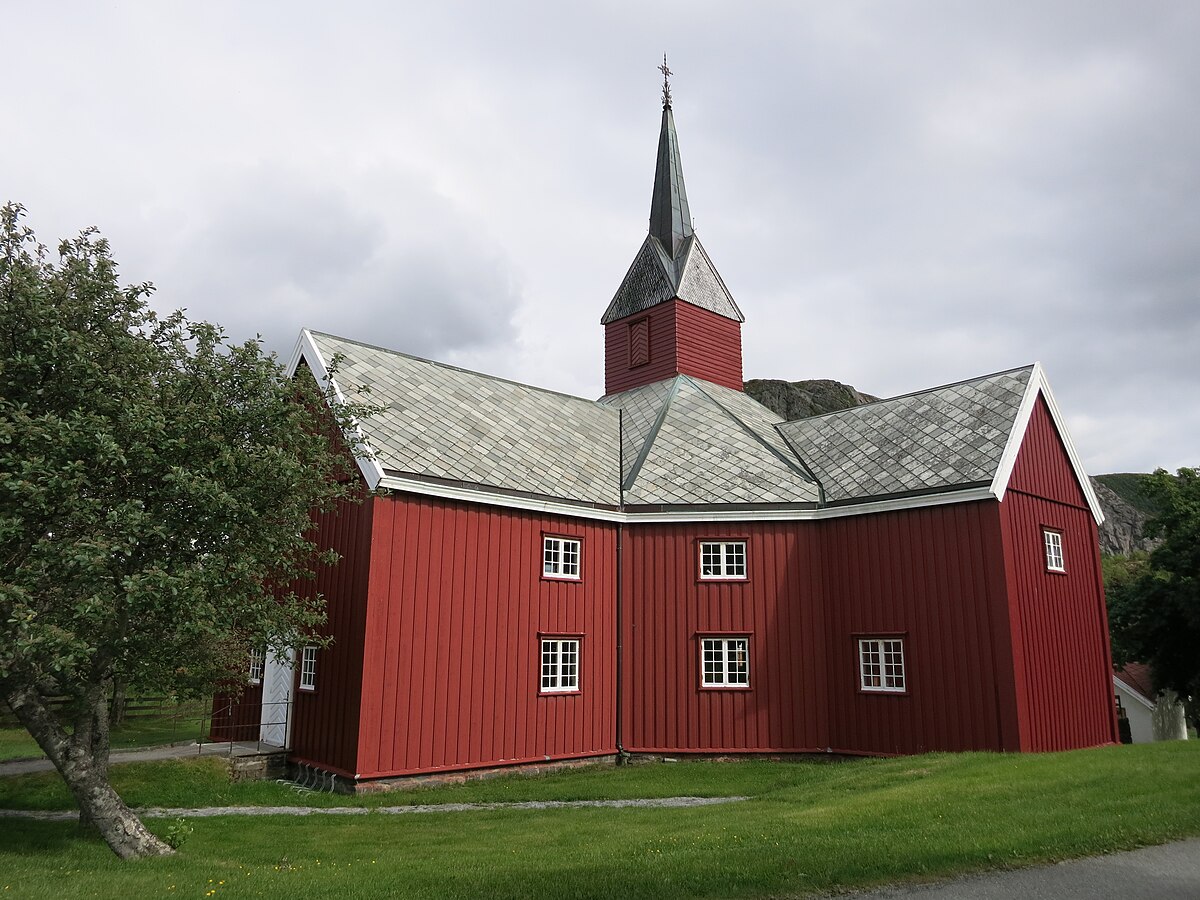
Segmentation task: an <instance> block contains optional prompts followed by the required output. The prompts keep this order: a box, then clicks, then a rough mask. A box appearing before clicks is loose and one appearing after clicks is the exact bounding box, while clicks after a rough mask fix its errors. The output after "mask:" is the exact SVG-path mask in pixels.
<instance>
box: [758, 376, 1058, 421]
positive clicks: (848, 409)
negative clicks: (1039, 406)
mask: <svg viewBox="0 0 1200 900" xmlns="http://www.w3.org/2000/svg"><path fill="white" fill-rule="evenodd" d="M1036 367H1037V363H1029V364H1027V365H1024V366H1014V367H1013V368H1011V369H1001V370H1000V371H999V372H989V373H988V374H987V375H977V376H976V377H974V378H963V379H962V380H960V381H951V382H948V383H947V384H939V385H936V386H934V387H930V388H924V389H922V390H919V391H909V392H908V393H907V394H897V395H896V396H894V397H880V398H879V399H878V400H871V401H870V402H868V403H860V404H858V405H857V406H847V407H846V408H845V409H834V410H830V411H829V412H823V413H817V414H816V415H812V416H801V417H800V418H798V419H788V420H787V421H786V422H780V423H779V424H780V425H790V424H792V423H793V422H811V421H812V420H813V419H823V418H825V417H826V416H840V415H841V414H842V413H848V412H854V411H855V410H857V409H866V408H867V407H868V406H878V405H879V404H881V403H891V402H892V401H894V400H907V399H908V398H909V397H920V396H922V395H923V394H932V393H933V392H934V391H944V390H945V389H946V388H952V387H958V386H959V385H963V384H972V383H974V382H976V381H983V380H984V379H986V378H995V377H996V376H997V375H1011V374H1013V373H1014V372H1024V371H1026V370H1029V371H1032V370H1033V369H1034V368H1036ZM751 380H759V381H764V380H766V381H769V380H772V379H751ZM794 383H795V382H788V384H794ZM856 390H857V389H856Z"/></svg>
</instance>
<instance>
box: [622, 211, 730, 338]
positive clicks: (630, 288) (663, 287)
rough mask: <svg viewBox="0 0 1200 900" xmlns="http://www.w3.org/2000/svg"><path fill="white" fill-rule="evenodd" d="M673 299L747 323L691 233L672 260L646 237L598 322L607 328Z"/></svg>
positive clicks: (651, 236)
mask: <svg viewBox="0 0 1200 900" xmlns="http://www.w3.org/2000/svg"><path fill="white" fill-rule="evenodd" d="M674 297H678V298H679V299H680V300H683V301H684V302H685V303H691V304H692V305H693V306H699V307H700V308H701V309H707V310H708V311H709V312H714V313H716V314H717V315H719V316H724V317H725V318H727V319H733V320H735V321H737V322H745V321H746V317H745V316H744V315H742V311H741V310H740V309H738V305H737V304H736V303H735V302H734V301H733V297H732V295H730V293H729V289H728V288H727V287H725V282H724V281H722V280H721V276H720V275H718V274H717V270H716V267H715V266H714V265H713V264H712V260H711V259H709V257H708V254H707V253H706V252H705V250H704V247H703V246H702V245H701V243H700V239H699V238H698V237H696V236H695V235H694V234H693V235H691V236H689V237H687V238H686V239H684V241H683V245H682V247H681V248H680V251H679V255H678V256H677V257H676V258H674V259H672V257H671V255H670V253H668V252H667V251H666V250H665V249H664V248H663V245H662V243H661V242H660V241H659V240H658V238H656V237H654V236H653V235H649V236H647V237H646V240H645V241H643V242H642V247H641V249H640V250H638V253H637V256H635V257H634V258H633V265H631V266H630V267H629V271H628V272H626V273H625V279H624V280H623V281H622V282H621V286H620V287H619V288H617V293H616V294H615V295H613V298H612V302H611V303H609V305H608V309H607V310H605V312H604V315H603V316H602V317H601V318H600V321H601V323H603V324H605V325H607V324H608V323H609V322H615V321H616V320H617V319H623V318H625V317H626V316H631V315H633V314H634V313H639V312H642V311H643V310H647V309H649V308H650V307H652V306H657V305H658V304H659V303H665V302H666V301H668V300H670V299H672V298H674Z"/></svg>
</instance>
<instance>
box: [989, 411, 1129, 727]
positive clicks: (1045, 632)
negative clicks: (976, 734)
mask: <svg viewBox="0 0 1200 900" xmlns="http://www.w3.org/2000/svg"><path fill="white" fill-rule="evenodd" d="M1002 508H1003V526H1004V551H1005V564H1006V570H1007V577H1008V582H1009V597H1010V605H1011V618H1012V632H1013V646H1014V648H1015V657H1016V658H1015V677H1016V682H1017V697H1018V702H1019V711H1020V719H1021V735H1022V742H1021V749H1023V750H1065V749H1069V748H1072V747H1086V746H1091V745H1094V744H1100V743H1107V742H1110V741H1115V740H1117V730H1116V728H1117V724H1116V712H1115V709H1114V705H1113V687H1112V658H1111V653H1110V650H1109V643H1108V617H1107V612H1106V610H1105V607H1104V585H1103V579H1102V576H1101V572H1100V557H1099V549H1098V541H1097V535H1096V522H1095V519H1093V517H1092V514H1091V512H1090V510H1089V509H1088V507H1087V503H1086V501H1085V499H1084V495H1083V491H1082V490H1081V488H1080V486H1079V483H1078V481H1077V479H1076V477H1075V473H1074V470H1073V469H1072V468H1071V465H1070V460H1069V458H1068V457H1067V454H1066V451H1065V450H1064V449H1063V445H1062V442H1061V440H1060V439H1059V435H1058V432H1057V430H1056V429H1055V426H1054V421H1053V419H1051V417H1050V414H1049V411H1048V410H1047V408H1046V405H1045V402H1044V401H1043V400H1042V399H1041V398H1038V401H1037V405H1036V406H1035V407H1034V411H1033V416H1032V417H1031V418H1030V422H1029V427H1028V429H1027V431H1026V433H1025V439H1024V442H1023V443H1022V445H1021V451H1020V453H1019V454H1018V456H1017V462H1016V465H1015V466H1014V468H1013V476H1012V479H1011V480H1010V481H1009V489H1008V492H1007V494H1006V495H1005V498H1004V503H1003V505H1002ZM1046 529H1051V530H1055V531H1058V532H1059V533H1061V534H1062V555H1063V569H1064V571H1063V572H1051V571H1048V570H1047V566H1046V550H1045V540H1044V531H1045V530H1046Z"/></svg>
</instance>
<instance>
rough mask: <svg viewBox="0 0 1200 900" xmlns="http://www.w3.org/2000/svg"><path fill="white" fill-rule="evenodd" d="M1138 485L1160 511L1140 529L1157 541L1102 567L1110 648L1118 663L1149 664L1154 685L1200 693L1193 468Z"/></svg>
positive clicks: (1199, 494)
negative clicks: (1122, 562) (1145, 551)
mask: <svg viewBox="0 0 1200 900" xmlns="http://www.w3.org/2000/svg"><path fill="white" fill-rule="evenodd" d="M1143 487H1144V489H1145V490H1146V492H1147V494H1148V495H1149V496H1150V497H1151V499H1152V500H1153V501H1154V502H1155V503H1156V504H1157V506H1158V509H1159V512H1158V513H1157V514H1156V515H1155V516H1154V517H1153V518H1152V519H1150V521H1149V522H1148V523H1147V525H1146V534H1147V535H1148V536H1149V537H1154V538H1161V539H1162V543H1161V544H1160V545H1159V546H1158V547H1156V548H1155V549H1154V550H1153V551H1152V552H1151V553H1150V554H1149V556H1148V557H1145V558H1142V559H1134V560H1131V561H1130V562H1129V564H1128V565H1127V566H1125V567H1121V566H1118V565H1116V564H1115V563H1112V562H1111V561H1110V562H1108V563H1107V564H1106V569H1105V576H1106V590H1107V592H1108V596H1109V622H1110V626H1111V631H1112V634H1113V644H1114V648H1119V650H1120V653H1119V654H1118V656H1119V661H1121V662H1127V661H1130V660H1135V659H1136V660H1139V661H1141V662H1145V663H1148V664H1149V665H1150V667H1151V670H1152V671H1153V673H1154V678H1155V682H1156V684H1157V686H1158V687H1159V688H1170V689H1172V690H1174V691H1176V692H1177V693H1178V694H1179V695H1180V696H1182V697H1192V698H1193V699H1196V698H1200V652H1197V648H1198V647H1200V472H1197V470H1196V469H1189V468H1184V469H1180V470H1179V472H1178V473H1177V474H1176V475H1171V474H1170V473H1168V472H1166V471H1165V470H1163V469H1158V470H1157V471H1156V472H1155V473H1154V474H1153V475H1149V476H1147V477H1146V479H1145V480H1144V482H1143ZM1110 572H1111V577H1112V581H1111V582H1110V581H1109V580H1108V579H1109V577H1110Z"/></svg>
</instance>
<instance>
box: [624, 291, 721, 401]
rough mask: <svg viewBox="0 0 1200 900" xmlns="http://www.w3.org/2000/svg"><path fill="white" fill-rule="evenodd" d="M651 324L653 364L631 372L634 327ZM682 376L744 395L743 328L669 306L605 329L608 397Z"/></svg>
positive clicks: (689, 309)
mask: <svg viewBox="0 0 1200 900" xmlns="http://www.w3.org/2000/svg"><path fill="white" fill-rule="evenodd" d="M641 319H647V320H648V321H649V323H650V361H649V362H648V363H647V364H645V365H642V366H638V367H637V368H630V367H629V327H630V324H631V323H632V322H636V321H639V320H641ZM679 373H683V374H685V375H692V376H695V377H696V378H702V379H704V380H706V381H712V382H715V383H717V384H720V385H724V386H726V387H731V388H733V389H734V390H738V391H740V390H741V389H742V325H741V323H740V322H736V321H734V320H733V319H727V318H725V317H724V316H718V315H717V314H716V313H713V312H709V311H708V310H706V309H701V308H700V307H698V306H692V305H691V304H690V303H684V302H683V301H682V300H678V299H676V300H669V301H668V302H666V303H660V304H658V305H657V306H653V307H651V308H650V309H649V310H647V311H646V312H645V313H640V314H638V315H635V316H629V317H627V318H624V319H620V320H618V321H616V322H610V323H609V324H608V325H606V326H604V391H605V393H606V394H615V393H618V392H620V391H627V390H631V389H632V388H635V387H641V386H642V385H645V384H653V383H654V382H656V381H662V380H663V379H666V378H671V377H673V376H675V375H677V374H679Z"/></svg>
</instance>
